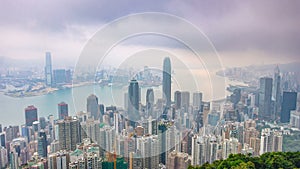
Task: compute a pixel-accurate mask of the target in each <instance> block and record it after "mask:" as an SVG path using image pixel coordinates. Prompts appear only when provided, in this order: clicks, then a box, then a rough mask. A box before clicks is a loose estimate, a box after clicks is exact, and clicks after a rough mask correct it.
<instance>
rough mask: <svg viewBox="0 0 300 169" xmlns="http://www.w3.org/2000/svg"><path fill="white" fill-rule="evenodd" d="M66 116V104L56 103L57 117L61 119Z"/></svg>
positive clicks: (67, 114)
mask: <svg viewBox="0 0 300 169" xmlns="http://www.w3.org/2000/svg"><path fill="white" fill-rule="evenodd" d="M67 116H69V113H68V104H67V103H65V102H61V103H59V104H58V119H60V120H62V119H64V118H65V117H67Z"/></svg>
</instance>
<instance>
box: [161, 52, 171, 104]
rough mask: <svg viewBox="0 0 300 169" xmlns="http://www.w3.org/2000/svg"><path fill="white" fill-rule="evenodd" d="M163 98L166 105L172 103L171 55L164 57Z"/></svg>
mask: <svg viewBox="0 0 300 169" xmlns="http://www.w3.org/2000/svg"><path fill="white" fill-rule="evenodd" d="M162 85H163V99H164V101H165V103H166V107H170V105H171V61H170V58H169V57H166V58H165V59H164V64H163V84H162Z"/></svg>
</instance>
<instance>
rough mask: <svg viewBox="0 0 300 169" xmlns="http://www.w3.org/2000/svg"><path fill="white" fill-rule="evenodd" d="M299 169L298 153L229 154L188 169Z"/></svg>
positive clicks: (299, 156) (299, 153) (299, 159)
mask: <svg viewBox="0 0 300 169" xmlns="http://www.w3.org/2000/svg"><path fill="white" fill-rule="evenodd" d="M297 168H299V169H300V152H272V153H265V154H263V155H261V156H260V157H250V156H249V155H243V154H231V155H230V156H229V157H228V158H227V159H225V160H217V161H215V162H213V163H212V164H209V163H205V164H204V165H202V166H198V167H192V166H190V167H189V168H188V169H297Z"/></svg>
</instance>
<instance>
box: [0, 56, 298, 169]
mask: <svg viewBox="0 0 300 169" xmlns="http://www.w3.org/2000/svg"><path fill="white" fill-rule="evenodd" d="M46 57H47V58H48V59H47V60H49V61H48V64H46V69H45V72H46V81H47V79H48V82H47V83H48V84H49V85H51V84H52V79H53V78H52V74H51V73H52V70H51V59H49V58H50V54H47V55H46ZM49 62H50V64H49ZM162 76H163V79H162V84H163V85H162V91H163V97H162V98H155V96H154V92H153V89H151V88H149V89H148V90H147V93H146V103H145V104H142V103H141V98H140V97H141V94H140V91H141V90H140V86H139V81H138V80H135V79H133V80H131V81H130V83H129V86H128V92H127V93H126V94H125V99H124V102H125V107H124V108H119V107H115V106H107V107H105V106H104V105H103V104H100V103H99V102H98V97H97V96H96V95H94V94H91V95H90V96H88V97H87V102H86V106H87V108H86V111H81V112H78V113H76V115H75V116H70V114H69V112H68V104H67V103H64V102H61V103H59V104H58V105H57V106H58V114H57V118H54V116H53V115H49V116H48V118H47V119H46V118H44V117H40V118H38V112H37V108H36V107H34V106H33V105H32V106H28V107H27V108H25V124H24V125H22V126H21V129H19V126H9V127H5V128H4V129H3V130H2V127H0V168H1V167H7V166H8V167H10V168H12V169H15V168H20V167H21V168H49V169H60V168H65V169H75V168H76V169H87V168H93V169H94V168H95V169H97V168H99V169H101V168H105V169H110V168H111V169H116V168H118V169H144V168H151V169H163V168H167V169H186V168H188V166H189V165H194V166H197V165H202V164H204V163H206V162H209V163H212V162H214V161H215V160H218V159H226V158H227V157H228V156H229V155H230V154H237V153H242V154H250V155H251V156H259V155H261V154H263V153H265V152H277V151H282V147H283V146H282V144H283V134H284V130H282V129H281V128H280V127H279V128H271V127H262V129H258V126H262V125H263V124H267V123H270V122H272V123H280V124H286V125H289V126H290V127H295V128H299V125H300V123H299V119H300V118H299V109H297V93H296V92H295V91H282V90H281V89H282V84H281V82H280V80H281V78H280V72H279V69H278V68H276V71H275V73H274V78H268V77H263V78H261V79H260V85H259V88H258V89H257V90H251V89H249V90H248V89H243V90H242V89H235V90H234V91H233V93H232V95H231V96H229V97H228V98H227V99H226V101H219V102H205V101H203V95H202V93H201V92H194V93H192V94H190V92H188V91H176V92H174V94H173V99H172V98H171V91H172V90H171V61H170V58H168V57H167V58H165V59H164V64H163V75H162ZM191 98H192V99H191Z"/></svg>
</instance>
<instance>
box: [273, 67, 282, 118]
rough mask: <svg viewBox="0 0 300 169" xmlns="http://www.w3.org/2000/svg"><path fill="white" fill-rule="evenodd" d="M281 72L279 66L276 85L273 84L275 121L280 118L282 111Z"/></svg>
mask: <svg viewBox="0 0 300 169" xmlns="http://www.w3.org/2000/svg"><path fill="white" fill-rule="evenodd" d="M280 80H281V77H280V70H279V67H278V65H277V66H276V68H275V70H274V83H273V91H272V92H273V93H272V98H273V100H274V101H275V102H274V112H273V116H274V117H273V119H274V120H275V119H276V117H278V116H280V111H281V84H280Z"/></svg>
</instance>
